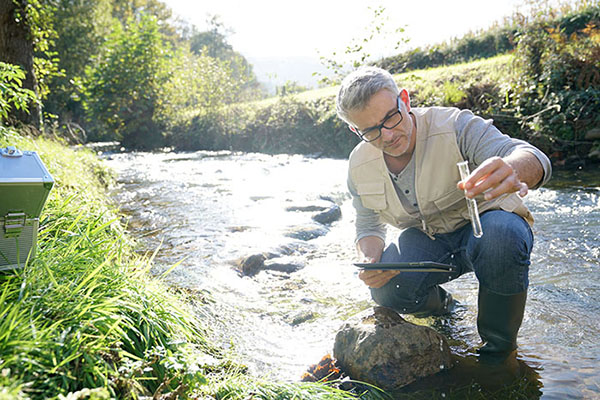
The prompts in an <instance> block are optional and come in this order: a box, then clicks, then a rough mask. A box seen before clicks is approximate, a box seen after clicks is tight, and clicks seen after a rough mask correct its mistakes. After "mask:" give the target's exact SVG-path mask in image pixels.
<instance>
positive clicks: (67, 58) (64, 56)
mask: <svg viewBox="0 0 600 400" xmlns="http://www.w3.org/2000/svg"><path fill="white" fill-rule="evenodd" d="M111 2H112V0H97V1H93V2H90V1H86V0H53V3H54V4H55V9H54V12H53V15H52V21H53V22H52V25H53V27H54V30H55V31H56V38H55V40H54V45H53V47H52V48H53V50H54V51H55V52H56V53H57V54H58V55H59V60H58V69H59V70H60V71H62V74H60V75H54V76H52V77H51V78H50V79H49V81H48V86H49V89H50V92H49V93H48V96H47V99H46V100H45V101H44V108H45V111H46V112H47V113H50V114H54V115H57V116H60V118H61V120H62V121H67V122H68V121H77V122H80V123H82V122H83V117H84V115H83V109H82V107H81V103H80V102H79V101H78V99H77V97H76V93H77V92H78V91H79V90H78V88H77V87H76V82H78V81H79V80H80V79H79V78H81V77H82V76H83V74H84V72H85V67H86V66H87V65H89V64H90V62H91V60H92V58H93V57H95V56H97V55H98V54H99V53H100V50H101V47H102V44H103V42H104V40H105V38H106V37H107V36H108V34H109V32H110V30H111V25H112V17H111V10H112V5H111Z"/></svg>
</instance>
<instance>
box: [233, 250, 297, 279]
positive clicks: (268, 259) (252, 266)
mask: <svg viewBox="0 0 600 400" xmlns="http://www.w3.org/2000/svg"><path fill="white" fill-rule="evenodd" d="M235 264H236V265H237V267H238V270H239V271H240V272H241V273H242V275H245V276H254V275H256V274H258V273H259V272H260V271H264V270H271V271H278V272H286V273H292V272H296V271H298V270H299V269H302V268H304V264H303V263H302V262H299V261H297V260H295V259H293V258H291V257H286V256H284V257H277V254H275V253H267V252H265V253H259V254H252V255H251V256H247V257H242V258H240V259H238V260H236V261H235Z"/></svg>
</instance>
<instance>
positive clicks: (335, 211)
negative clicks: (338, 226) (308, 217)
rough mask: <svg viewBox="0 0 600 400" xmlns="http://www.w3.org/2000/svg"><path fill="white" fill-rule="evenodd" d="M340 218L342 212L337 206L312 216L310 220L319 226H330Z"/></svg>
mask: <svg viewBox="0 0 600 400" xmlns="http://www.w3.org/2000/svg"><path fill="white" fill-rule="evenodd" d="M341 217H342V210H341V209H340V206H338V205H337V204H334V205H332V206H331V207H329V208H328V209H327V210H325V211H323V212H320V213H318V214H316V215H313V217H312V219H313V220H315V221H317V222H319V223H321V224H325V225H328V224H331V223H332V222H335V221H337V220H339V219H340V218H341Z"/></svg>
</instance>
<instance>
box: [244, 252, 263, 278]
mask: <svg viewBox="0 0 600 400" xmlns="http://www.w3.org/2000/svg"><path fill="white" fill-rule="evenodd" d="M266 259H267V257H266V256H265V255H264V254H262V253H261V254H253V255H251V256H247V257H242V258H240V259H238V260H237V261H236V264H237V266H238V268H239V270H240V272H241V273H242V275H247V276H253V275H256V274H257V273H259V272H260V271H262V270H263V269H264V266H265V260H266Z"/></svg>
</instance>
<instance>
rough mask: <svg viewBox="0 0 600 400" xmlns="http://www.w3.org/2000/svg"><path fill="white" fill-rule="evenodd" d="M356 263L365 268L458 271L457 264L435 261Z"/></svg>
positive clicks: (407, 270) (406, 270)
mask: <svg viewBox="0 0 600 400" xmlns="http://www.w3.org/2000/svg"><path fill="white" fill-rule="evenodd" d="M354 265H355V266H357V267H358V268H360V269H364V270H383V271H386V270H392V271H403V272H456V271H457V270H458V269H457V267H456V266H455V265H451V264H443V263H438V262H435V261H418V262H392V263H355V264H354Z"/></svg>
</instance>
